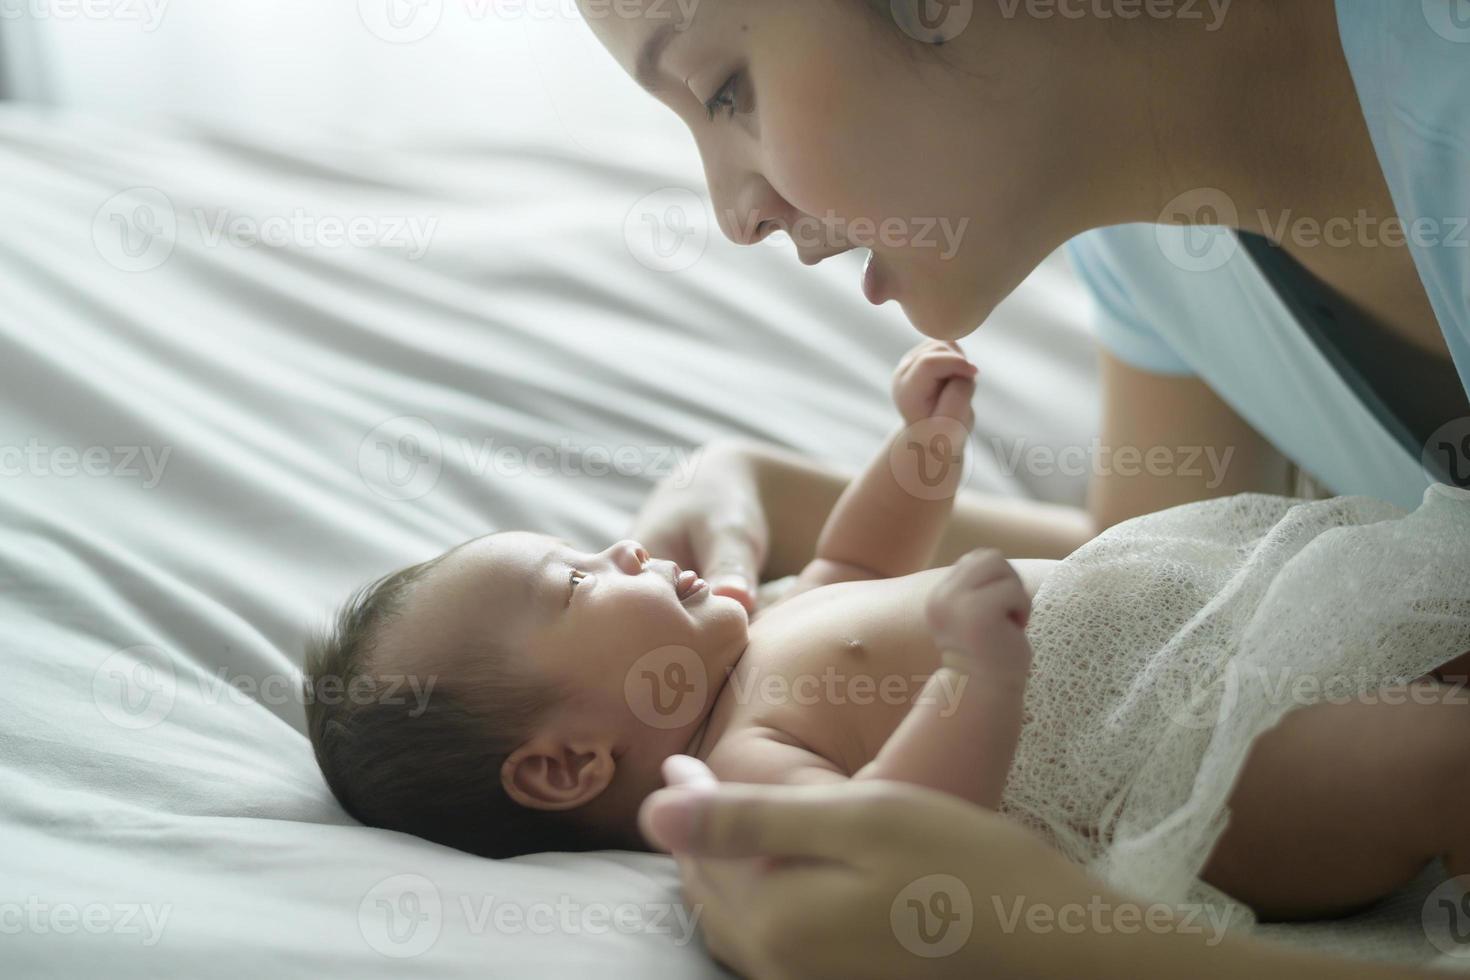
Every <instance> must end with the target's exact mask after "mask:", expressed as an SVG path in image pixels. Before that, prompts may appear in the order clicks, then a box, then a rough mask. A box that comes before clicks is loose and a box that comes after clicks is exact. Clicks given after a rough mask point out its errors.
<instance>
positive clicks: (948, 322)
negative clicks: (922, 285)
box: [898, 289, 985, 340]
mask: <svg viewBox="0 0 1470 980" xmlns="http://www.w3.org/2000/svg"><path fill="white" fill-rule="evenodd" d="M954 299H955V298H949V297H945V296H944V295H943V294H942V293H941V292H940V291H939V290H936V289H915V290H912V291H910V292H909V293H907V294H906V295H904V296H901V297H899V300H898V304H899V306H901V307H903V313H904V316H906V317H908V320H909V323H911V324H913V325H914V329H915V330H917V331H919V333H921V334H923V335H924V336H926V337H932V338H933V339H935V340H959V339H960V338H962V337H968V336H969V335H970V334H972V333H974V332H975V330H976V328H978V327H979V326H980V324H981V323H983V322H984V320H985V317H984V316H983V315H982V316H977V315H976V314H975V311H974V309H973V308H972V306H971V304H969V303H964V302H955V301H954Z"/></svg>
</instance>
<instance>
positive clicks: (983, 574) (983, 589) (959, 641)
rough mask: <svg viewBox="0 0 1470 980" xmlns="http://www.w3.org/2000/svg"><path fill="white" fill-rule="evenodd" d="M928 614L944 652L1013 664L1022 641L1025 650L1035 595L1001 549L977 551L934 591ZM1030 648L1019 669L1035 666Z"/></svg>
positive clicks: (927, 607)
mask: <svg viewBox="0 0 1470 980" xmlns="http://www.w3.org/2000/svg"><path fill="white" fill-rule="evenodd" d="M924 612H925V615H926V617H927V620H928V623H929V631H930V633H931V634H932V635H933V637H934V644H935V646H937V647H939V649H940V650H951V651H954V652H955V653H959V654H962V655H966V656H970V657H976V658H979V659H982V660H989V659H993V658H994V657H996V656H1001V657H1004V658H1006V659H1007V660H1008V661H1013V660H1015V659H1016V658H1017V656H1018V654H1017V653H1016V649H1017V644H1016V641H1017V640H1020V641H1021V646H1022V647H1025V644H1024V640H1025V633H1024V631H1025V628H1026V623H1027V621H1028V620H1029V619H1030V617H1031V597H1030V596H1029V595H1027V593H1026V587H1025V585H1023V584H1022V583H1021V577H1020V576H1019V575H1017V574H1016V570H1015V569H1014V568H1012V567H1011V563H1010V562H1008V561H1006V560H1005V559H1004V558H1003V557H1002V556H1001V553H1000V552H999V551H995V550H982V551H972V552H970V553H969V554H968V555H965V557H963V558H961V559H960V560H959V561H958V562H956V563H955V565H954V567H953V568H951V569H950V571H949V575H947V576H946V577H945V578H944V579H943V580H942V581H941V582H940V583H939V584H938V585H937V586H935V587H934V591H932V592H930V593H929V601H928V604H927V605H926V607H925V610H924ZM1025 649H1026V651H1027V652H1026V653H1024V654H1021V655H1020V658H1021V659H1022V661H1023V662H1022V663H1020V664H1016V666H1023V667H1024V666H1026V665H1027V664H1028V663H1029V660H1030V657H1029V647H1025ZM1005 651H1009V652H1005Z"/></svg>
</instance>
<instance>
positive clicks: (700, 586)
mask: <svg viewBox="0 0 1470 980" xmlns="http://www.w3.org/2000/svg"><path fill="white" fill-rule="evenodd" d="M705 587H706V586H705V581H704V579H702V578H700V577H699V576H698V575H696V574H695V573H694V572H691V571H682V572H680V573H679V577H678V578H677V579H675V580H674V596H675V597H676V598H677V599H678V600H679V601H680V602H686V601H688V600H689V599H692V598H694V597H695V596H696V595H698V594H700V593H701V592H703V591H704V589H705Z"/></svg>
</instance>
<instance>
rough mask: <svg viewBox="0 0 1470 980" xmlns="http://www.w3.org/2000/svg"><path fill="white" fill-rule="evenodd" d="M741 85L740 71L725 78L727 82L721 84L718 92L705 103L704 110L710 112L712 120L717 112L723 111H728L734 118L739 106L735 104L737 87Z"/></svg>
mask: <svg viewBox="0 0 1470 980" xmlns="http://www.w3.org/2000/svg"><path fill="white" fill-rule="evenodd" d="M739 87H740V73H739V72H736V73H735V74H733V75H731V76H730V77H729V78H727V79H725V84H724V85H722V86H720V90H719V91H718V92H716V93H715V94H714V96H713V97H712V98H711V99H710V100H709V101H708V102H706V103H705V104H704V111H705V112H707V113H708V114H709V118H710V121H711V122H713V121H714V118H715V113H717V112H721V111H724V112H727V113H728V114H729V116H730V117H731V118H734V116H735V112H736V108H737V107H736V105H735V97H736V93H737V89H738V88H739Z"/></svg>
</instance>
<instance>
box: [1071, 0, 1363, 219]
mask: <svg viewBox="0 0 1470 980" xmlns="http://www.w3.org/2000/svg"><path fill="white" fill-rule="evenodd" d="M1139 25H1145V26H1139ZM1092 26H1093V29H1094V30H1097V31H1101V32H1103V33H1104V34H1105V35H1106V37H1105V38H1103V39H1097V38H1094V39H1093V41H1092V42H1091V43H1093V44H1098V42H1099V40H1101V48H1102V49H1106V50H1108V52H1109V53H1108V55H1107V57H1108V58H1109V59H1110V60H1111V61H1112V65H1111V66H1109V67H1110V68H1112V69H1116V71H1115V72H1113V74H1116V76H1117V77H1118V82H1119V84H1117V85H1109V86H1097V85H1094V86H1092V92H1091V94H1090V96H1087V97H1086V99H1085V101H1086V102H1087V103H1089V104H1087V105H1085V106H1083V111H1082V112H1081V113H1079V118H1080V120H1081V125H1083V126H1085V127H1087V128H1088V129H1089V130H1090V134H1089V140H1088V142H1091V143H1092V144H1094V145H1095V146H1096V147H1097V154H1096V159H1097V160H1098V162H1100V163H1104V162H1106V163H1107V165H1108V172H1109V173H1110V174H1111V175H1112V176H1111V179H1110V180H1109V182H1108V183H1106V184H1105V185H1103V186H1104V187H1105V188H1106V192H1105V193H1104V194H1102V195H1099V197H1100V198H1101V199H1094V201H1093V202H1092V203H1091V204H1090V205H1084V209H1088V210H1091V211H1092V213H1091V214H1090V215H1089V220H1090V221H1091V224H1090V225H1089V227H1096V226H1098V225H1104V224H1122V223H1126V222H1132V221H1148V222H1152V221H1161V220H1163V221H1177V220H1182V217H1183V215H1182V214H1181V215H1171V214H1169V213H1168V212H1169V210H1170V205H1171V204H1175V205H1177V204H1181V203H1182V204H1184V205H1188V204H1189V202H1190V201H1191V200H1192V196H1193V195H1197V194H1198V192H1200V191H1201V190H1202V189H1208V190H1211V191H1216V192H1221V193H1223V195H1224V196H1225V199H1226V200H1227V201H1228V203H1229V204H1230V205H1231V206H1232V207H1233V209H1234V211H1235V213H1236V216H1235V223H1236V224H1237V225H1238V227H1241V228H1242V229H1244V230H1247V231H1258V232H1263V233H1269V230H1270V228H1271V227H1272V226H1274V225H1275V224H1277V223H1278V222H1279V221H1280V220H1281V219H1282V218H1283V217H1287V216H1295V217H1310V218H1317V219H1325V218H1328V217H1332V216H1336V215H1347V216H1352V215H1353V214H1355V213H1356V212H1357V210H1358V209H1359V208H1361V207H1363V206H1364V202H1365V199H1366V198H1367V197H1368V196H1369V195H1367V194H1365V193H1364V191H1363V188H1364V185H1365V181H1369V180H1379V179H1381V178H1380V175H1379V171H1378V169H1377V160H1376V157H1375V156H1374V155H1373V149H1372V144H1371V142H1369V141H1367V140H1366V138H1365V137H1366V134H1365V132H1364V127H1363V122H1362V116H1361V110H1360V108H1359V103H1358V99H1357V95H1356V91H1355V89H1354V86H1353V80H1352V76H1351V73H1350V72H1349V70H1348V67H1347V63H1346V60H1345V58H1344V55H1343V53H1342V45H1341V41H1340V39H1339V34H1338V27H1337V13H1336V6H1335V3H1334V2H1333V0H1293V2H1290V3H1276V2H1272V0H1235V3H1233V4H1232V5H1231V6H1230V7H1229V9H1228V12H1227V15H1226V16H1224V17H1223V18H1222V19H1221V20H1220V22H1219V25H1218V28H1217V29H1216V30H1214V31H1208V30H1206V28H1205V27H1204V26H1203V25H1201V24H1200V23H1198V22H1192V21H1183V20H1179V19H1177V18H1176V19H1172V20H1161V21H1151V22H1147V23H1146V24H1145V22H1144V21H1142V20H1139V21H1134V22H1123V23H1119V22H1114V21H1097V22H1095V23H1094V24H1093V25H1092ZM1093 50H1098V48H1094V49H1093ZM1079 87H1080V86H1079ZM1181 199H1182V201H1181ZM1227 217H1228V216H1227ZM1220 223H1227V222H1225V221H1223V220H1222V221H1221V222H1220Z"/></svg>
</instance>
